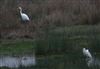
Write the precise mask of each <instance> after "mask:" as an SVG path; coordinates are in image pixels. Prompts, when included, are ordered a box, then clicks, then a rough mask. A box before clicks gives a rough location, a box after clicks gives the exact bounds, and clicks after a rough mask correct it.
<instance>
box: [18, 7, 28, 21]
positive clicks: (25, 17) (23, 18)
mask: <svg viewBox="0 0 100 69" xmlns="http://www.w3.org/2000/svg"><path fill="white" fill-rule="evenodd" d="M18 8H19V10H20V15H21V19H22V21H23V22H27V21H30V19H29V17H28V15H27V14H25V13H23V12H22V8H21V7H18Z"/></svg>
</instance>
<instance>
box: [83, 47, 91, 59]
mask: <svg viewBox="0 0 100 69" xmlns="http://www.w3.org/2000/svg"><path fill="white" fill-rule="evenodd" d="M83 54H84V55H85V56H86V57H88V58H92V55H91V53H90V52H89V50H88V49H86V48H83Z"/></svg>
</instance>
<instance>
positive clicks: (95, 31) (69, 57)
mask: <svg viewBox="0 0 100 69" xmlns="http://www.w3.org/2000/svg"><path fill="white" fill-rule="evenodd" d="M45 33H46V36H45V37H44V38H42V39H36V40H1V42H0V53H1V54H26V53H32V52H34V51H35V54H36V61H37V65H36V66H33V67H26V68H23V67H22V68H19V69H32V68H34V69H49V68H51V67H52V69H67V68H68V69H90V68H88V67H87V64H86V62H85V58H84V56H83V53H82V48H83V47H86V48H88V49H89V50H90V52H91V53H92V55H93V56H94V57H97V58H99V57H100V51H99V48H100V25H77V26H67V27H57V28H55V29H53V30H50V29H48V30H47V31H45ZM94 68H95V67H94ZM94 68H92V69H94ZM4 69H5V68H4ZM95 69H99V68H95Z"/></svg>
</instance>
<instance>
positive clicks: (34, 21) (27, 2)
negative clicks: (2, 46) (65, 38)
mask: <svg viewBox="0 0 100 69" xmlns="http://www.w3.org/2000/svg"><path fill="white" fill-rule="evenodd" d="M99 4H100V0H9V1H7V0H1V1H0V31H1V35H2V34H4V33H7V34H11V33H13V32H16V34H17V35H20V36H30V34H31V33H32V34H37V33H38V34H39V33H41V29H42V30H44V29H46V28H48V27H49V28H55V27H58V26H66V25H76V24H98V23H99V22H100V21H99V20H100V17H99V14H100V8H99ZM18 6H21V7H22V8H23V12H25V13H27V14H28V15H29V17H30V19H31V22H30V25H28V27H27V28H26V26H24V25H23V24H21V21H20V15H19V10H18V9H17V8H18ZM5 30H6V31H5ZM9 31H10V32H9ZM22 32H23V33H24V34H22V35H21V34H19V33H22ZM28 33H29V34H28ZM27 34H28V35H27ZM2 36H3V35H2Z"/></svg>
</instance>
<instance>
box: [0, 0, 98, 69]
mask: <svg viewBox="0 0 100 69" xmlns="http://www.w3.org/2000/svg"><path fill="white" fill-rule="evenodd" d="M99 4H100V0H0V55H25V54H33V53H35V55H36V60H37V65H36V66H32V67H21V68H19V69H33V68H34V69H91V68H88V67H87V65H86V62H85V59H84V57H83V55H82V48H83V47H86V48H89V50H90V52H91V53H92V55H93V56H95V57H98V58H99V57H100V54H99V52H100V51H99V48H100V28H99V27H100V24H99V23H100V16H99V15H100V7H99ZM19 6H21V7H22V8H23V12H25V13H26V14H28V15H29V17H30V19H31V21H30V23H29V24H22V23H21V20H20V15H19V10H18V9H17V8H18V7H19ZM51 67H52V68H51ZM92 68H93V67H92ZM2 69H7V68H5V67H4V68H2ZM93 69H98V68H97V67H94V68H93Z"/></svg>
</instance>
